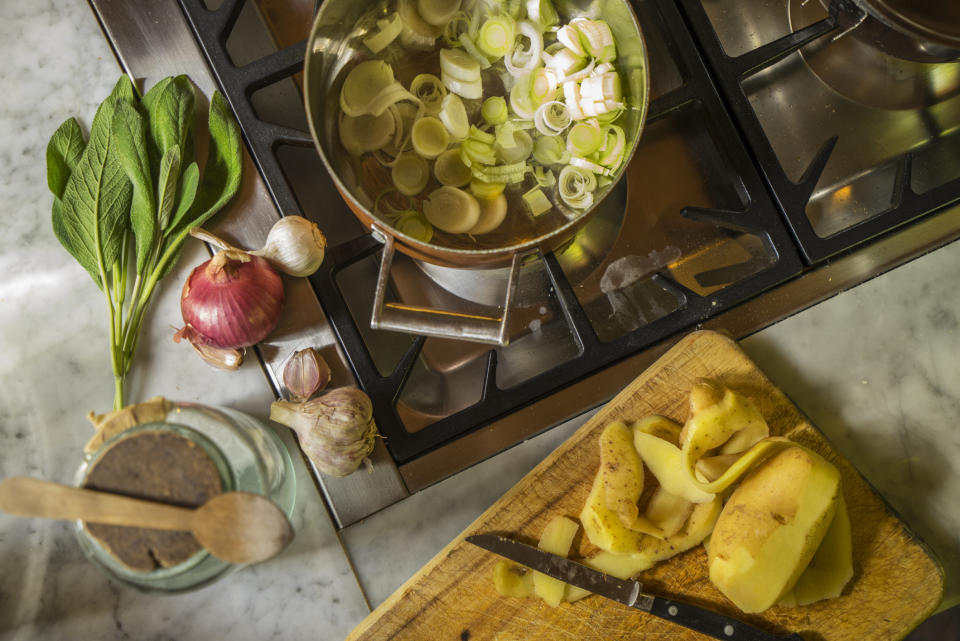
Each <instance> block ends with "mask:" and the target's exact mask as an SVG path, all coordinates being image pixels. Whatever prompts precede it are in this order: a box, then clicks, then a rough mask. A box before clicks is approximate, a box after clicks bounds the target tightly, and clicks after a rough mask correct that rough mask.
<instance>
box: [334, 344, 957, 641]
mask: <svg viewBox="0 0 960 641" xmlns="http://www.w3.org/2000/svg"><path fill="white" fill-rule="evenodd" d="M699 377H711V378H715V379H717V380H719V381H720V382H722V383H724V384H726V385H728V386H729V387H731V388H733V389H735V390H738V391H740V392H741V393H743V394H745V395H746V396H748V397H749V398H750V399H752V400H753V401H754V402H755V403H756V404H757V406H758V407H759V409H760V411H761V412H762V413H763V416H764V417H765V418H766V420H767V422H768V423H769V425H770V430H771V433H772V434H773V435H783V436H787V437H789V438H791V439H793V440H796V441H797V442H799V443H802V444H803V445H806V446H808V447H810V448H811V449H814V450H816V451H818V452H820V453H821V454H822V455H824V456H825V457H826V458H827V459H828V460H830V461H832V462H833V463H834V464H835V465H837V467H838V468H839V469H840V472H841V474H842V476H843V492H844V498H845V499H846V501H847V507H848V509H849V511H850V521H851V525H852V531H853V550H854V577H853V579H852V580H851V582H850V583H849V584H848V585H847V587H846V589H845V590H844V593H843V595H842V596H841V597H839V598H836V599H831V600H828V601H822V602H820V603H815V604H812V605H808V606H804V607H799V608H781V607H775V608H771V609H770V610H767V611H766V612H764V613H762V614H759V615H744V614H742V613H740V612H739V610H737V608H736V607H735V606H734V605H733V604H732V603H730V602H729V601H727V600H726V599H725V598H724V597H723V595H722V594H720V592H719V591H717V589H716V588H714V587H713V585H712V584H711V583H710V581H709V579H708V573H707V564H706V554H705V552H704V550H703V547H702V546H698V547H696V548H694V549H693V550H690V551H689V552H686V553H683V554H681V555H679V556H677V557H674V558H673V559H671V560H669V561H666V562H664V563H662V564H660V565H659V566H657V567H655V568H653V569H651V570H649V571H647V572H644V573H642V574H641V575H640V577H639V578H640V580H641V581H642V582H643V584H644V590H645V591H649V592H653V593H660V594H664V595H667V596H670V597H671V598H676V599H681V600H687V601H690V602H694V603H697V604H700V605H703V606H706V607H710V608H713V609H715V610H718V611H722V612H725V613H727V614H730V615H732V616H736V617H738V618H741V619H743V620H746V621H748V622H750V623H752V624H753V625H756V626H757V627H760V628H763V629H765V630H767V631H769V632H772V633H776V634H787V633H792V632H799V633H800V634H801V635H802V636H803V637H804V639H806V640H807V641H819V640H824V641H826V640H836V641H863V640H867V639H870V640H882V639H900V638H903V637H904V636H905V635H906V634H907V633H908V632H909V631H910V630H912V629H913V628H914V627H916V626H917V625H918V624H919V623H920V622H921V621H922V620H923V619H925V618H926V617H927V616H929V615H930V613H931V612H933V610H934V609H935V608H936V606H937V605H938V604H939V602H940V599H941V596H942V593H943V573H942V569H941V568H940V566H939V564H938V563H937V562H936V561H935V560H934V559H933V558H932V557H931V555H930V552H929V550H928V549H927V548H926V546H924V545H923V544H922V543H921V542H920V541H919V540H917V539H916V538H915V537H914V536H913V535H912V534H911V533H910V532H909V531H907V530H906V529H905V526H904V525H903V523H902V522H901V521H899V520H898V518H897V517H896V516H895V515H894V514H893V513H891V512H890V510H889V509H888V507H887V506H886V504H885V503H884V502H883V500H882V499H881V498H880V497H879V496H878V495H877V494H876V493H875V492H874V491H873V489H872V488H871V487H870V486H869V485H868V484H867V483H866V481H865V480H864V479H863V478H862V477H861V476H860V474H859V473H858V472H857V471H856V470H855V469H854V468H853V467H852V466H851V465H850V464H849V463H848V462H847V461H846V460H845V459H844V458H842V457H841V456H839V455H838V454H837V453H836V452H834V451H833V450H832V448H831V447H830V445H829V444H828V443H827V441H826V440H825V438H824V437H823V435H822V434H820V432H818V431H817V430H816V429H815V428H814V427H813V426H812V425H810V424H809V423H808V422H807V421H806V419H805V418H804V416H803V415H802V414H801V413H800V411H799V410H798V409H797V408H796V407H795V406H794V405H793V404H792V403H791V402H790V401H789V400H788V399H787V397H786V396H785V395H784V394H783V393H782V392H781V391H780V390H779V389H777V388H776V387H775V386H774V385H773V384H772V383H771V382H770V381H769V379H767V377H766V376H765V375H764V374H763V373H762V372H761V371H760V370H759V369H758V368H757V367H756V365H755V364H754V363H753V362H752V361H751V360H750V359H749V358H748V357H747V355H746V354H745V353H744V352H743V351H742V350H741V349H740V348H739V346H737V344H736V343H735V342H734V341H732V340H731V339H729V338H727V337H725V336H723V335H721V334H718V333H715V332H706V331H701V332H695V333H692V334H690V335H688V336H687V337H685V338H684V339H683V340H681V341H680V342H679V343H678V344H677V345H676V346H674V347H673V348H672V349H671V350H670V351H669V352H667V353H666V354H665V355H664V356H663V357H662V358H661V359H660V360H658V361H657V362H656V363H654V364H653V365H652V366H651V367H650V368H649V369H648V370H646V371H645V372H643V373H642V374H640V375H639V376H638V377H637V378H636V380H634V381H633V382H631V383H630V384H629V385H627V387H626V388H625V389H624V390H623V391H622V392H621V393H620V394H618V395H617V396H616V397H615V398H614V399H613V400H612V401H610V403H608V404H607V405H606V406H605V407H604V408H603V409H601V410H600V411H599V412H598V413H597V414H596V415H595V416H594V417H593V418H592V419H591V420H590V421H588V422H587V423H586V424H584V425H583V427H581V428H580V429H579V430H578V431H577V432H576V433H574V434H573V435H572V436H571V437H570V438H569V439H568V440H567V441H566V442H565V443H564V444H563V445H561V446H560V447H559V448H558V449H557V450H556V451H555V452H553V453H552V454H551V455H550V456H548V457H547V458H546V459H545V460H544V461H543V462H541V463H540V464H539V465H538V466H537V467H536V468H534V469H533V470H532V471H531V472H530V473H529V474H527V475H526V476H525V477H524V478H523V479H521V480H520V481H519V482H518V483H517V484H516V485H515V486H514V487H513V488H512V489H511V490H510V491H509V492H507V493H506V494H505V495H504V496H503V497H502V498H501V499H500V500H498V501H497V502H496V503H495V504H494V505H493V506H492V507H491V508H490V509H488V510H487V511H486V512H484V513H483V514H482V515H481V516H480V517H479V518H477V520H476V521H474V522H473V523H472V524H471V525H470V526H469V527H468V528H467V529H466V530H464V532H463V533H462V534H461V535H460V536H458V537H457V538H456V539H454V540H453V541H452V542H451V543H450V544H449V545H448V546H447V547H445V548H444V549H443V550H442V551H441V552H440V553H439V554H437V556H436V557H434V559H433V560H432V561H430V562H429V563H428V564H427V565H426V566H424V567H423V568H422V569H421V570H420V571H419V572H418V573H417V574H416V575H414V576H413V577H412V578H411V579H410V580H409V581H407V582H406V583H405V584H404V585H403V586H401V587H400V588H399V589H398V590H397V591H396V592H395V593H394V594H393V595H392V596H391V597H390V598H388V599H387V600H386V601H385V602H384V603H383V604H381V605H380V606H379V607H378V608H377V609H376V610H374V611H373V612H372V613H371V614H370V615H369V616H368V617H367V618H366V619H365V620H364V621H363V622H362V623H361V624H360V625H359V626H358V627H357V628H356V629H355V630H354V631H353V633H352V634H351V635H350V637H348V639H349V640H350V641H361V640H377V641H384V640H387V639H410V640H417V641H426V640H430V641H433V640H446V639H450V640H471V641H477V640H481V639H491V640H496V641H536V640H542V641H563V640H570V641H593V640H596V641H601V640H603V641H607V640H613V639H639V640H643V639H663V638H669V639H676V640H688V639H689V640H691V641H693V640H696V639H705V638H707V637H704V636H703V635H700V634H699V633H696V632H692V631H690V630H687V629H685V628H680V627H677V626H675V625H674V624H672V623H668V622H666V621H662V620H660V619H657V618H654V617H652V616H650V615H647V614H645V613H643V612H640V611H637V610H632V609H630V608H627V607H625V606H623V605H620V604H618V603H615V602H612V601H608V600H606V599H603V598H601V597H598V596H590V597H587V598H586V599H583V600H581V601H579V602H577V603H573V604H569V603H564V604H561V605H560V607H557V608H551V607H549V606H547V605H546V604H544V603H543V602H542V601H541V600H540V599H522V598H506V597H501V596H500V595H498V594H497V593H496V591H495V590H494V587H493V580H492V572H493V566H494V564H495V563H496V561H497V559H498V558H499V557H497V556H496V555H494V554H491V553H490V552H487V551H485V550H482V549H480V548H477V547H475V546H473V545H471V544H469V543H467V542H465V541H464V540H463V538H464V537H465V536H467V535H469V534H474V533H481V532H490V533H497V534H504V535H508V536H511V537H513V538H516V539H519V540H523V541H526V542H528V543H536V541H537V540H538V539H539V535H540V532H541V531H542V530H543V528H544V526H545V525H546V524H547V522H548V521H549V520H550V519H552V518H553V517H555V516H557V515H566V516H569V517H572V518H575V519H576V518H577V516H578V514H579V513H580V510H581V508H582V506H583V504H584V501H585V499H586V497H587V493H588V492H589V490H590V485H591V482H592V480H593V477H594V474H595V473H596V470H597V467H598V465H599V448H598V446H597V442H598V437H599V434H600V431H601V430H602V429H603V426H604V425H606V424H607V423H609V422H610V421H612V420H617V419H619V420H624V421H627V422H630V421H635V420H638V419H640V418H642V417H644V416H647V415H650V414H662V415H665V416H668V417H670V418H673V419H674V420H676V421H678V422H681V423H682V422H683V421H684V420H685V419H686V417H687V401H688V394H689V391H690V386H691V384H692V383H693V381H694V380H695V379H697V378H699ZM582 539H583V537H582V536H581V537H578V541H577V542H575V546H576V545H579V546H581V548H580V549H581V550H582V551H585V550H587V549H588V548H589V543H587V542H585V541H582ZM571 556H576V554H573V555H571Z"/></svg>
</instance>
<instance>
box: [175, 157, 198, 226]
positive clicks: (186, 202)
mask: <svg viewBox="0 0 960 641" xmlns="http://www.w3.org/2000/svg"><path fill="white" fill-rule="evenodd" d="M199 183H200V167H198V166H197V162H196V161H193V162H191V163H190V164H189V165H187V168H186V169H184V170H183V173H182V174H181V175H180V186H179V188H178V189H177V210H176V211H175V212H174V213H173V216H171V218H170V220H169V222H168V223H167V227H176V226H177V225H179V224H180V221H182V220H183V217H184V216H186V215H187V212H189V211H190V207H192V206H193V201H194V199H195V198H196V197H197V185H198V184H199Z"/></svg>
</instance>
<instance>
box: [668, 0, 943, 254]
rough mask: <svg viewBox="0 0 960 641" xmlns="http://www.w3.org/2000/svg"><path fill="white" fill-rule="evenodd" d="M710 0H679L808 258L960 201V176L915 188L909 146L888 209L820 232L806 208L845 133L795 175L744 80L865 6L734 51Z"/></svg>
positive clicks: (847, 0)
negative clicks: (710, 11)
mask: <svg viewBox="0 0 960 641" xmlns="http://www.w3.org/2000/svg"><path fill="white" fill-rule="evenodd" d="M703 1H704V0H680V3H679V4H680V5H681V6H682V9H683V10H684V11H685V13H686V17H687V19H688V21H689V24H690V26H691V28H692V30H693V32H694V34H695V36H696V38H697V40H698V42H699V43H700V46H701V47H702V49H703V51H704V54H705V56H706V58H707V60H709V62H710V66H711V69H712V70H713V73H714V74H715V79H716V82H717V84H718V85H719V86H720V87H721V89H722V90H723V93H724V96H725V97H726V99H727V101H728V104H729V105H730V108H731V111H732V112H733V114H734V117H735V118H736V120H737V123H738V124H739V126H740V131H741V132H742V134H743V136H744V138H745V139H746V140H747V142H748V143H749V145H750V149H751V151H752V152H753V154H754V155H755V156H756V158H757V161H758V165H759V167H760V169H761V171H762V172H763V176H764V178H765V179H766V181H767V184H768V186H769V187H770V189H771V190H772V192H773V195H774V198H775V199H776V202H777V204H778V205H779V206H780V209H781V210H782V211H783V214H784V216H785V218H786V220H787V223H788V225H789V226H790V229H791V230H792V231H793V234H794V236H795V238H796V240H797V243H798V244H799V246H800V250H801V252H802V253H803V256H804V258H805V259H806V261H807V262H809V263H811V264H812V263H817V262H820V261H823V260H825V259H827V258H829V257H830V256H832V255H834V254H836V253H838V252H841V251H844V250H848V249H850V248H852V247H856V246H858V245H860V244H862V243H865V242H867V241H869V240H870V239H873V238H875V237H877V236H879V235H880V234H883V233H885V232H888V231H890V230H892V229H895V228H897V227H899V226H900V225H903V224H905V223H908V222H910V221H911V220H914V219H916V218H918V217H920V216H923V215H925V214H929V213H932V212H934V211H937V210H939V209H941V208H943V207H945V206H947V205H950V204H952V203H955V202H957V201H960V177H958V178H956V179H954V180H952V181H949V182H947V183H945V184H943V185H940V186H939V187H935V188H933V189H931V190H928V191H926V192H924V193H922V194H920V193H917V192H916V191H914V190H913V189H912V188H911V186H910V185H911V168H912V165H913V159H914V153H913V152H908V153H906V154H904V155H902V156H900V157H899V158H898V159H897V161H896V162H897V172H896V178H895V179H894V180H895V184H894V187H893V197H892V199H891V203H890V206H889V207H888V208H887V209H886V210H885V211H882V212H880V213H878V214H876V215H873V216H871V217H870V218H867V219H866V220H864V221H862V222H860V223H858V224H855V225H852V226H850V227H849V228H847V229H844V230H842V231H839V232H837V233H834V234H831V235H829V236H826V237H823V236H820V235H818V234H817V233H816V231H815V230H814V227H813V225H812V224H811V222H810V219H809V218H808V217H807V215H806V213H805V212H806V208H807V204H808V203H809V202H810V199H811V196H812V195H813V192H814V189H815V188H816V186H817V181H818V180H819V179H820V176H821V174H822V173H823V170H824V168H825V167H826V165H827V161H828V160H829V159H830V155H831V153H832V151H833V149H834V147H835V146H836V143H837V140H838V138H837V136H832V137H830V138H828V139H826V140H824V142H823V143H822V145H821V147H820V149H819V151H818V153H817V154H816V155H815V156H814V158H813V160H812V161H811V162H810V164H809V166H808V167H807V169H806V171H805V172H804V173H803V175H802V176H801V178H800V180H799V181H798V182H794V181H792V180H790V178H789V177H788V176H787V173H786V171H785V170H784V167H783V165H782V164H781V163H780V161H779V159H778V158H777V155H776V152H775V151H774V148H773V145H772V143H771V141H770V139H769V138H768V137H767V134H766V133H765V131H764V127H763V125H762V124H761V122H760V119H759V118H758V116H757V114H756V112H755V110H754V109H753V107H752V105H751V103H750V99H749V98H748V97H747V93H746V91H745V90H744V86H743V82H744V80H746V79H747V78H749V77H750V76H752V75H754V74H756V73H758V72H759V71H762V70H764V69H768V68H770V67H771V66H773V65H774V64H776V63H778V62H779V61H781V60H783V59H784V58H786V57H787V56H789V55H791V54H793V53H795V52H797V51H798V50H800V49H801V48H802V47H804V46H805V45H807V44H809V43H811V42H813V41H814V40H817V39H820V38H824V37H832V34H838V33H840V32H841V31H842V30H843V27H841V26H840V25H841V17H842V15H843V13H844V12H846V13H847V14H848V15H849V12H859V11H861V10H860V9H859V8H858V7H856V6H855V5H853V4H852V3H851V0H833V1H832V2H831V4H830V8H829V14H830V15H829V16H828V17H826V18H824V19H822V20H820V21H819V22H816V23H814V24H811V25H809V26H807V27H805V28H803V29H800V30H799V31H796V32H794V33H791V34H788V35H786V36H783V37H781V38H778V39H776V40H774V41H772V42H769V43H767V44H764V45H763V46H760V47H757V48H756V49H753V50H751V51H747V52H745V53H743V54H741V55H738V56H733V57H731V56H729V55H727V53H726V52H725V51H724V49H723V45H722V44H721V42H720V37H719V36H718V34H717V32H716V30H715V29H714V27H713V24H712V23H711V21H710V18H709V16H708V15H707V13H706V10H705V9H704V6H703Z"/></svg>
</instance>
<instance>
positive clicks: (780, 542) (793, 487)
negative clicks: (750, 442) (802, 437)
mask: <svg viewBox="0 0 960 641" xmlns="http://www.w3.org/2000/svg"><path fill="white" fill-rule="evenodd" d="M839 497H840V473H839V472H838V471H837V469H836V468H835V467H834V466H833V465H831V464H830V463H828V462H827V461H826V460H824V459H823V458H822V457H820V456H819V455H817V454H815V453H814V452H811V451H809V450H807V449H804V448H801V447H796V446H794V447H789V448H787V449H785V450H783V451H782V452H780V453H779V454H776V455H775V456H772V457H771V458H769V459H767V460H765V461H764V462H763V463H761V464H760V465H759V466H758V467H757V468H755V469H754V470H753V471H752V472H751V473H750V474H749V475H748V476H747V477H746V478H745V479H744V480H743V481H742V482H741V483H740V485H739V486H738V487H737V489H736V490H735V491H734V492H733V494H732V495H731V496H730V499H729V500H728V501H727V504H726V506H724V508H723V511H722V512H721V514H720V517H719V518H718V519H717V523H716V525H715V527H714V530H713V534H712V536H711V539H710V549H709V554H708V559H709V566H710V581H711V582H712V583H713V584H714V585H716V586H717V588H719V590H720V591H721V592H723V594H724V595H726V597H727V598H729V599H730V600H731V601H733V603H734V604H735V605H736V606H737V607H738V608H740V609H741V610H743V611H744V612H762V611H763V610H766V609H767V608H769V607H770V606H772V605H774V604H775V603H777V602H778V601H780V600H781V599H782V598H783V597H784V596H786V595H787V594H788V593H789V592H790V591H791V590H792V589H793V587H794V585H795V584H796V583H797V580H798V579H799V578H800V575H801V574H803V571H804V570H805V569H806V567H807V565H808V563H809V562H810V559H811V558H812V557H813V555H814V553H815V552H816V550H817V548H818V547H819V545H820V542H821V541H822V540H823V537H824V534H825V533H826V531H827V529H828V527H829V526H830V524H831V522H832V520H833V517H834V514H835V512H836V509H837V504H838V502H839Z"/></svg>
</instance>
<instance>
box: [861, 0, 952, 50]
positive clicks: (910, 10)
mask: <svg viewBox="0 0 960 641" xmlns="http://www.w3.org/2000/svg"><path fill="white" fill-rule="evenodd" d="M856 1H857V4H859V5H860V6H861V7H862V8H863V10H864V11H866V13H867V14H868V15H870V16H873V17H874V18H876V19H877V20H879V21H880V22H882V23H883V24H885V25H887V26H888V27H890V28H892V29H894V30H896V31H898V32H900V33H902V34H904V35H906V36H907V37H908V38H910V39H911V40H913V41H914V42H915V43H917V45H918V47H919V49H920V50H921V51H923V52H925V53H927V54H929V55H930V56H932V57H936V58H940V59H942V60H953V59H956V58H957V57H960V2H957V0H856Z"/></svg>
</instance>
